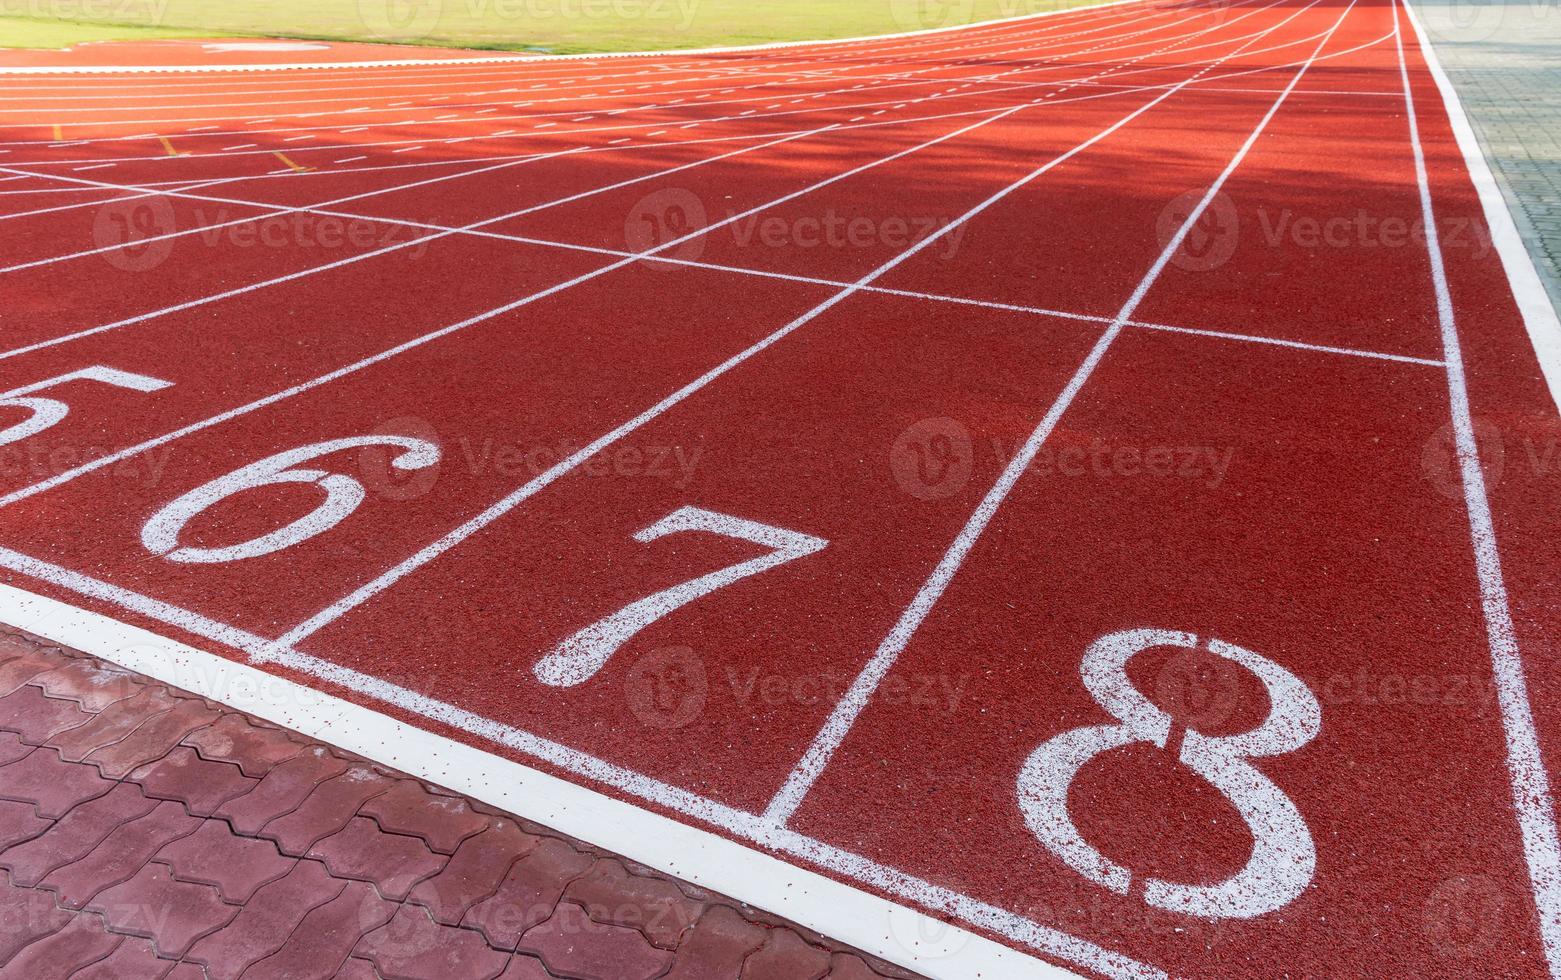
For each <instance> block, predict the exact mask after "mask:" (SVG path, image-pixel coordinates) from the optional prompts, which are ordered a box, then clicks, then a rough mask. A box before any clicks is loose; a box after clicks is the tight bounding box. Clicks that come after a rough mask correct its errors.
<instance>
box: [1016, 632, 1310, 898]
mask: <svg viewBox="0 0 1561 980" xmlns="http://www.w3.org/2000/svg"><path fill="white" fill-rule="evenodd" d="M1163 646H1176V647H1185V648H1188V649H1197V648H1198V637H1196V636H1194V635H1192V634H1191V633H1180V632H1173V631H1170V630H1154V629H1138V630H1127V631H1126V632H1122V633H1113V634H1111V635H1110V636H1106V637H1102V638H1101V639H1099V640H1097V641H1095V643H1094V644H1093V645H1092V646H1091V647H1090V648H1089V651H1088V652H1087V653H1085V655H1084V663H1083V666H1082V668H1081V671H1080V672H1081V674H1082V676H1083V680H1084V686H1085V687H1086V688H1087V689H1088V690H1089V692H1090V694H1091V695H1092V696H1093V697H1094V699H1095V703H1096V704H1099V705H1100V706H1101V707H1102V708H1104V709H1105V710H1106V711H1108V712H1109V713H1110V714H1111V716H1112V717H1114V718H1116V719H1117V720H1119V721H1120V722H1121V724H1120V725H1096V726H1092V727H1088V728H1075V729H1073V730H1072V731H1068V732H1064V733H1062V734H1061V735H1058V736H1057V737H1056V738H1053V739H1052V740H1051V741H1049V742H1046V743H1045V744H1044V745H1042V746H1041V747H1040V748H1038V749H1036V750H1035V752H1034V753H1032V754H1031V756H1030V758H1029V759H1027V760H1026V761H1025V764H1024V768H1023V770H1022V771H1021V772H1020V774H1019V806H1020V809H1022V810H1023V811H1024V817H1025V822H1026V823H1028V824H1029V826H1030V830H1031V831H1033V832H1034V833H1035V835H1036V836H1037V837H1039V838H1040V839H1041V842H1042V843H1043V844H1045V845H1046V846H1047V847H1048V848H1049V849H1050V850H1051V851H1052V853H1054V854H1056V855H1057V856H1058V857H1059V858H1061V859H1062V860H1063V861H1065V862H1066V863H1067V864H1068V866H1069V867H1071V868H1073V870H1075V871H1077V872H1078V873H1079V874H1081V875H1083V876H1084V877H1086V878H1088V879H1089V880H1091V881H1093V882H1096V883H1097V884H1100V885H1104V886H1105V887H1107V888H1109V889H1111V890H1112V891H1114V892H1117V893H1118V894H1121V895H1126V894H1127V893H1128V887H1129V885H1130V884H1131V883H1132V878H1133V873H1132V872H1131V871H1129V870H1128V869H1127V868H1124V867H1122V866H1121V865H1119V864H1116V863H1115V862H1113V861H1112V860H1111V859H1110V858H1107V857H1106V856H1105V855H1103V854H1101V853H1100V852H1099V851H1097V850H1096V849H1095V848H1094V847H1093V846H1092V845H1090V843H1089V842H1088V841H1086V840H1085V839H1084V837H1083V835H1081V834H1080V833H1079V831H1078V828H1077V827H1075V826H1074V825H1073V821H1072V819H1070V818H1069V816H1068V787H1069V786H1070V785H1072V783H1073V780H1074V779H1075V777H1077V775H1078V772H1079V770H1080V769H1081V768H1083V766H1084V764H1085V763H1087V762H1089V761H1090V760H1091V759H1093V758H1095V757H1096V756H1097V755H1100V754H1101V753H1102V752H1109V751H1111V750H1112V749H1116V748H1120V747H1122V746H1124V745H1131V744H1133V743H1135V742H1148V743H1151V744H1153V745H1155V746H1158V747H1159V748H1162V749H1163V748H1165V747H1166V741H1167V739H1169V737H1170V734H1171V723H1172V719H1171V716H1170V715H1168V714H1167V713H1166V712H1164V711H1162V710H1161V709H1159V708H1158V707H1156V706H1155V705H1154V704H1152V703H1151V702H1150V701H1149V699H1148V698H1146V697H1144V695H1143V694H1142V693H1141V692H1140V691H1139V690H1138V689H1137V688H1135V687H1134V686H1133V682H1132V681H1131V680H1130V679H1129V678H1128V676H1127V662H1128V661H1129V660H1131V659H1132V658H1133V657H1134V656H1136V655H1137V654H1139V653H1141V652H1142V651H1144V650H1147V649H1150V648H1151V647H1163ZM1208 650H1209V652H1210V653H1213V654H1215V655H1217V656H1220V657H1224V658H1226V659H1228V660H1232V661H1235V662H1236V663H1237V664H1240V665H1241V666H1242V667H1245V668H1246V669H1247V670H1249V671H1251V672H1252V673H1253V674H1255V675H1256V676H1257V678H1258V680H1260V681H1262V682H1263V686H1264V687H1265V688H1267V690H1268V700H1269V705H1270V707H1269V714H1268V717H1267V718H1265V719H1264V720H1263V723H1262V724H1261V725H1259V726H1258V727H1257V728H1254V729H1252V730H1251V731H1249V732H1244V733H1242V734H1240V735H1222V736H1211V735H1204V734H1202V733H1200V732H1196V731H1191V730H1189V731H1188V732H1187V734H1186V738H1185V739H1184V741H1183V742H1182V749H1181V761H1182V763H1183V764H1185V765H1186V766H1187V767H1188V768H1190V769H1192V771H1193V772H1195V773H1197V774H1198V775H1199V776H1201V777H1203V778H1204V779H1206V780H1208V781H1209V783H1211V784H1212V785H1213V786H1214V788H1215V789H1218V790H1219V791H1220V792H1221V793H1223V794H1224V795H1225V797H1226V798H1227V799H1229V800H1230V802H1231V803H1232V804H1233V805H1234V806H1235V808H1236V810H1237V812H1239V813H1240V814H1241V816H1242V819H1244V820H1245V821H1246V823H1247V827H1248V829H1249V830H1250V831H1251V832H1252V856H1251V858H1250V859H1248V861H1247V864H1246V867H1244V868H1242V869H1241V870H1240V871H1238V872H1237V873H1236V874H1234V875H1232V876H1231V877H1229V878H1227V879H1226V880H1225V881H1222V882H1219V883H1217V884H1207V885H1184V884H1177V883H1175V882H1169V881H1162V880H1160V879H1158V878H1151V879H1149V880H1147V881H1146V882H1145V883H1144V901H1146V902H1148V903H1149V904H1150V905H1154V906H1157V907H1159V908H1162V909H1167V910H1169V911H1173V912H1183V913H1186V914H1188V915H1196V916H1202V917H1205V918H1234V919H1247V918H1251V917H1253V916H1257V915H1262V914H1264V913H1266V912H1272V911H1273V910H1275V909H1278V908H1282V907H1283V906H1285V905H1287V904H1289V903H1290V902H1291V901H1292V900H1293V899H1294V898H1295V897H1296V896H1297V895H1299V894H1301V892H1302V891H1304V890H1305V889H1306V887H1307V885H1309V884H1310V883H1311V881H1312V875H1313V873H1314V872H1315V871H1316V869H1317V851H1316V847H1315V845H1314V844H1313V843H1312V835H1311V832H1310V831H1309V830H1307V827H1306V821H1305V820H1304V819H1303V818H1302V817H1301V813H1300V811H1299V810H1297V809H1296V806H1295V803H1293V802H1292V801H1291V800H1290V798H1289V797H1288V796H1286V795H1285V794H1284V792H1283V791H1282V790H1281V789H1280V788H1279V787H1278V786H1276V785H1274V783H1273V782H1272V781H1271V780H1270V779H1269V778H1268V777H1267V776H1265V775H1263V773H1261V772H1259V771H1258V770H1257V769H1256V768H1255V767H1254V766H1253V765H1252V764H1251V762H1249V761H1248V760H1250V759H1253V758H1261V757H1263V756H1272V755H1281V754H1283V753H1285V752H1293V751H1295V750H1296V749H1298V748H1300V747H1301V746H1303V745H1305V744H1306V743H1307V742H1310V741H1311V740H1312V739H1313V738H1314V737H1315V736H1316V735H1317V731H1318V728H1319V727H1320V726H1321V724H1322V708H1321V707H1319V706H1318V704H1317V699H1316V698H1315V697H1314V696H1313V695H1312V692H1311V691H1310V690H1309V689H1307V687H1306V685H1305V684H1304V683H1303V682H1302V681H1301V680H1300V679H1299V678H1297V677H1296V676H1295V675H1294V674H1292V673H1290V672H1289V671H1288V670H1286V669H1285V668H1283V667H1281V666H1279V665H1278V664H1276V663H1274V662H1273V661H1272V660H1269V659H1268V658H1267V657H1264V656H1260V655H1259V654H1256V653H1253V652H1252V651H1250V650H1243V649H1242V648H1241V647H1238V646H1232V645H1231V644H1229V643H1222V642H1220V641H1219V640H1210V641H1209V642H1208Z"/></svg>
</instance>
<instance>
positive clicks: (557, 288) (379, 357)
mask: <svg viewBox="0 0 1561 980" xmlns="http://www.w3.org/2000/svg"><path fill="white" fill-rule="evenodd" d="M1280 2H1282V0H1273V2H1271V3H1268V4H1266V5H1265V6H1264V7H1261V8H1259V10H1258V11H1256V12H1261V11H1263V10H1267V9H1270V8H1272V7H1274V6H1277V5H1278V4H1279V3H1280ZM1316 2H1317V0H1313V4H1315V3H1316ZM1313 4H1308V5H1307V8H1302V9H1303V10H1304V9H1308V8H1309V7H1310V6H1312V5H1313ZM1244 16H1251V15H1250V14H1248V15H1244ZM1297 16H1299V12H1297V13H1295V14H1291V15H1290V17H1288V18H1286V19H1285V20H1284V21H1281V22H1280V23H1279V24H1276V25H1274V27H1272V28H1269V30H1268V31H1265V32H1263V33H1265V34H1266V33H1272V31H1274V30H1277V29H1278V28H1279V27H1280V26H1283V24H1287V23H1289V22H1290V21H1291V20H1293V19H1295V17H1297ZM1221 26H1228V25H1221ZM1260 36H1262V34H1258V35H1253V37H1260ZM1175 43H1180V41H1177V42H1175ZM1250 43H1252V42H1251V41H1250V40H1249V41H1248V42H1247V44H1250ZM1247 44H1243V45H1242V47H1243V48H1244V47H1246V46H1247ZM1173 46H1174V44H1172V45H1167V47H1173ZM1162 50H1164V49H1162ZM1238 50H1239V49H1238ZM1157 53H1159V52H1158V51H1154V52H1149V53H1147V54H1145V55H1143V56H1142V57H1141V58H1139V59H1137V60H1143V58H1148V57H1150V56H1151V55H1153V54H1157ZM1230 57H1231V56H1230V55H1226V56H1223V57H1221V58H1220V59H1217V60H1216V61H1213V62H1210V63H1209V64H1208V65H1205V67H1204V68H1203V70H1202V71H1200V72H1199V73H1198V74H1199V75H1201V74H1203V73H1205V72H1207V71H1208V70H1209V68H1210V67H1212V66H1215V65H1218V64H1222V63H1223V62H1224V61H1226V60H1228V59H1229V58H1230ZM1133 63H1134V62H1127V64H1133ZM1105 74H1108V73H1097V74H1096V75H1094V76H1091V77H1092V78H1098V77H1102V75H1105ZM1194 77H1197V76H1196V75H1195V76H1194ZM1176 91H1177V89H1171V90H1170V91H1167V92H1165V93H1163V94H1161V95H1159V96H1157V97H1156V98H1155V99H1153V100H1151V101H1150V102H1149V103H1147V105H1151V106H1152V105H1155V104H1157V103H1159V102H1161V101H1163V100H1164V99H1166V98H1168V97H1169V96H1170V95H1172V94H1174V93H1175V92H1176ZM1044 101H1045V100H1044V98H1042V99H1035V100H1032V101H1030V102H1021V103H1018V104H1016V105H1013V106H1010V107H1009V108H1006V109H1003V110H1002V111H1000V112H998V113H996V114H995V115H991V116H988V117H986V118H984V119H981V120H979V121H977V122H974V123H971V124H969V125H968V126H964V127H961V128H959V129H956V130H953V131H951V132H947V133H943V134H941V135H939V136H936V137H934V138H932V139H930V140H927V141H926V142H924V143H921V144H918V145H916V146H912V147H908V148H906V149H903V150H900V151H898V152H896V153H893V154H890V155H888V156H885V157H881V158H879V159H876V160H872V161H869V162H868V163H864V164H861V165H859V166H857V167H853V168H852V169H850V170H847V171H845V172H843V173H838V174H835V175H833V176H831V177H828V178H825V179H823V180H821V181H818V182H816V183H814V184H811V185H809V186H807V187H804V188H801V189H799V190H796V191H792V192H791V193H789V194H786V195H784V196H783V197H780V198H777V199H775V200H773V201H769V202H766V203H765V204H761V205H757V206H755V207H752V208H749V209H748V210H746V211H743V212H741V213H739V214H734V215H731V216H730V217H727V218H725V219H722V220H721V221H717V222H715V223H713V224H711V225H708V226H706V227H703V228H700V229H697V230H695V231H693V232H690V233H689V234H687V235H683V236H682V237H680V238H677V239H674V240H672V241H670V242H666V243H664V244H661V245H658V246H656V247H655V248H652V249H648V250H646V251H644V252H640V253H637V254H635V255H634V256H631V257H627V258H624V259H620V260H619V261H617V262H614V263H611V264H609V265H607V266H603V267H601V268H599V269H596V270H592V271H590V272H586V273H583V274H581V275H579V276H576V277H574V278H573V279H570V280H568V281H566V282H562V283H558V284H556V285H554V286H551V287H548V288H547V289H544V290H540V291H538V292H534V293H531V294H530V295H528V296H524V297H522V298H520V299H518V300H515V301H513V302H510V303H507V304H505V305H503V306H499V307H495V308H493V309H490V310H487V311H485V312H483V313H480V314H477V315H475V316H472V317H469V318H467V319H466V320H463V321H461V322H459V323H455V324H450V325H448V326H445V327H442V328H440V329H438V330H435V331H433V332H431V333H427V334H423V335H421V336H419V337H415V338H412V339H411V340H408V341H404V342H403V343H401V344H398V345H397V346H395V347H392V348H390V349H388V350H385V351H381V352H380V353H378V354H374V355H371V356H369V357H366V358H363V359H361V360H359V361H356V362H354V363H352V364H349V365H346V366H345V367H341V368H337V369H335V370H333V371H330V372H327V373H326V374H324V375H320V376H318V377H316V378H314V379H312V380H309V381H305V382H301V383H300V384H297V385H294V386H293V387H291V388H288V389H286V390H284V391H280V392H275V393H273V394H271V395H268V396H265V397H264V398H260V399H257V400H255V401H252V402H249V403H247V404H245V405H241V406H238V407H237V408H233V409H229V410H227V411H225V412H222V413H220V414H218V415H215V416H212V417H210V418H207V419H204V420H202V421H199V422H194V423H191V424H189V425H186V426H184V427H182V428H180V429H176V430H174V431H172V432H169V433H165V434H163V435H161V436H157V437H154V438H152V439H149V440H146V441H144V442H141V443H138V444H136V445H134V446H130V447H127V448H125V449H122V450H119V451H117V452H115V453H112V454H110V455H108V456H104V457H100V458H98V459H96V460H93V461H91V462H88V463H84V464H82V465H80V466H77V467H75V468H73V469H70V470H67V471H65V472H62V473H59V474H56V475H55V476H53V477H51V478H49V479H47V480H43V481H40V482H38V483H35V484H32V485H31V486H28V487H24V488H22V489H20V490H17V491H14V492H12V493H9V494H6V495H5V496H4V497H0V507H7V506H10V505H11V504H14V503H16V502H18V501H20V500H23V499H26V498H27V497H31V496H33V495H35V494H38V493H43V492H45V491H47V490H50V489H53V488H54V487H56V486H59V485H61V484H63V483H67V482H69V481H71V480H74V479H76V478H77V477H79V476H82V475H85V474H87V473H90V472H93V471H95V470H97V469H100V468H102V467H104V466H109V465H112V464H114V463H116V462H118V461H119V460H121V459H126V458H129V457H130V456H134V455H137V454H139V453H141V452H144V451H146V450H148V449H152V448H155V447H156V446H159V445H162V444H164V443H167V442H171V441H173V440H176V439H180V438H183V437H184V436H186V435H189V434H191V433H193V432H197V431H201V430H203V429H206V428H209V427H211V426H213V425H219V424H222V423H224V422H227V421H230V420H231V419H234V418H237V417H239V416H241V415H245V414H248V413H249V412H253V411H256V410H258V409H261V408H265V407H268V406H270V405H272V404H275V403H277V402H280V401H282V400H284V399H287V398H291V397H293V396H295V395H298V394H302V393H303V392H306V391H309V390H311V389H313V388H316V387H319V386H320V385H323V384H328V383H330V382H332V381H335V380H337V379H339V378H342V377H346V376H347V375H350V374H353V373H356V372H357V371H360V370H363V369H365V368H368V367H371V366H373V365H375V364H378V363H381V362H382V361H386V360H389V359H390V358H392V357H395V356H397V355H399V354H401V353H404V352H406V351H408V350H412V349H414V348H416V347H420V346H422V345H424V344H427V343H430V342H432V341H435V340H438V339H440V338H442V337H445V336H448V335H450V334H453V333H457V332H459V331H461V330H465V329H466V328H468V327H470V326H473V325H475V324H478V323H482V322H485V321H487V320H490V319H492V318H494V317H496V316H500V315H503V314H505V313H509V312H511V311H513V310H516V309H520V308H521V307H524V306H527V305H529V304H531V303H534V302H537V301H539V300H543V299H546V298H548V297H550V296H553V295H556V294H557V293H560V292H562V291H564V290H566V289H570V288H572V287H574V286H576V285H579V284H580V283H583V282H587V281H590V280H592V279H596V278H598V277H600V276H603V275H606V274H608V273H611V272H614V271H616V270H618V269H620V268H623V267H625V266H627V265H630V264H632V263H633V262H635V261H638V260H643V259H648V258H654V257H655V256H656V255H657V254H658V253H660V252H665V251H668V250H670V249H672V248H675V247H676V246H678V245H680V244H682V243H684V242H686V241H689V240H692V239H694V238H699V237H702V236H704V235H707V234H710V233H711V232H713V231H715V230H717V229H719V228H722V227H725V226H727V225H730V224H734V223H736V222H738V221H741V220H742V219H743V218H746V217H748V216H749V215H752V214H757V213H759V212H762V211H767V210H770V209H772V208H775V207H778V206H780V205H783V204H785V203H787V202H789V201H792V200H795V199H797V198H799V197H802V196H804V195H806V194H811V193H813V192H814V191H817V190H820V189H822V188H825V187H828V186H830V185H832V184H835V183H838V182H840V181H842V180H846V179H848V178H850V177H853V176H855V175H857V174H860V173H863V172H865V171H867V170H871V169H874V168H876V167H880V166H883V165H885V164H888V163H892V162H893V161H895V160H898V159H901V158H902V157H906V156H909V155H911V154H913V153H917V152H920V151H922V150H925V149H928V148H930V147H932V146H936V145H938V144H941V143H944V142H947V141H949V140H952V139H956V138H958V137H960V136H963V135H965V134H966V133H969V132H972V131H974V130H976V129H979V128H981V127H982V126H986V125H990V124H991V123H994V122H997V121H999V120H1002V119H1005V118H1007V117H1009V116H1011V115H1013V114H1014V113H1017V112H1019V111H1020V110H1022V109H1026V108H1032V107H1034V106H1037V105H1043V104H1044ZM1142 111H1143V110H1142V109H1140V110H1135V111H1134V112H1133V113H1132V114H1131V116H1129V117H1128V118H1132V116H1136V115H1138V114H1139V113H1140V112H1142ZM1120 125H1121V122H1120V121H1119V122H1118V123H1117V124H1116V126H1113V127H1112V129H1113V130H1114V129H1115V128H1116V127H1117V126H1120ZM831 128H832V127H825V129H831ZM1098 138H1099V137H1098V136H1097V137H1095V138H1092V139H1091V140H1090V142H1094V140H1095V139H1098ZM1068 155H1070V156H1071V155H1072V151H1070V153H1069V154H1068ZM4 170H5V168H3V167H0V172H3V171H4ZM62 179H70V180H72V181H74V180H77V179H78V178H62ZM293 210H299V209H293ZM945 230H947V229H945ZM147 240H148V241H150V240H152V239H147ZM931 241H933V239H927V240H926V241H925V242H924V243H923V244H927V243H930V242H931ZM340 261H341V262H346V261H347V260H340ZM185 305H186V306H192V305H196V304H195V303H194V302H193V301H192V302H191V303H189V304H185ZM785 330H787V328H783V332H784V331H785ZM780 336H781V332H778V333H777V334H772V335H770V337H769V338H768V339H767V340H764V341H760V343H759V344H758V345H755V346H754V347H751V348H749V349H748V350H747V351H745V352H744V353H742V354H739V355H736V356H737V357H742V358H745V357H747V356H751V355H752V354H754V353H757V352H758V351H759V350H761V349H763V348H764V347H767V346H768V345H769V344H771V343H774V342H776V341H778V340H779V339H780ZM732 366H735V365H734V363H733V362H731V361H728V362H726V363H725V364H723V365H722V366H720V367H718V368H717V369H712V370H716V371H724V370H726V369H728V368H730V367H732ZM702 378H703V380H702V381H699V382H695V383H698V384H702V383H704V380H708V379H709V378H710V375H708V374H707V375H706V376H702ZM669 397H674V396H669ZM550 472H551V471H550Z"/></svg>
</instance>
